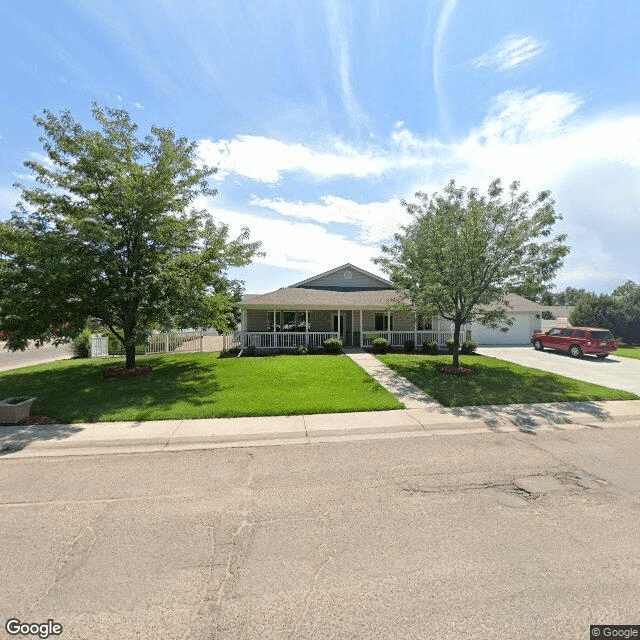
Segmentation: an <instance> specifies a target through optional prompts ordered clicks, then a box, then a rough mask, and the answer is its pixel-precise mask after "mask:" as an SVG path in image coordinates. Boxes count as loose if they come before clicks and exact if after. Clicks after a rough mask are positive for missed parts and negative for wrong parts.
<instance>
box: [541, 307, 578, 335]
mask: <svg viewBox="0 0 640 640" xmlns="http://www.w3.org/2000/svg"><path fill="white" fill-rule="evenodd" d="M574 309H575V307H569V306H567V307H563V306H560V305H543V306H541V307H540V311H541V313H544V312H545V311H546V312H547V314H545V315H548V314H550V315H551V316H552V317H551V318H549V319H548V320H546V319H545V318H542V331H549V329H552V328H553V327H570V326H571V323H570V322H569V317H570V316H571V312H572V311H573V310H574Z"/></svg>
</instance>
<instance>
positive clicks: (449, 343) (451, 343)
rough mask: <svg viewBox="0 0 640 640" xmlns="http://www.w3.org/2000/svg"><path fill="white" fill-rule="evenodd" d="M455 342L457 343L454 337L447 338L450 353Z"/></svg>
mask: <svg viewBox="0 0 640 640" xmlns="http://www.w3.org/2000/svg"><path fill="white" fill-rule="evenodd" d="M454 344H455V342H454V340H453V338H449V339H448V340H447V351H448V352H449V353H453V348H454Z"/></svg>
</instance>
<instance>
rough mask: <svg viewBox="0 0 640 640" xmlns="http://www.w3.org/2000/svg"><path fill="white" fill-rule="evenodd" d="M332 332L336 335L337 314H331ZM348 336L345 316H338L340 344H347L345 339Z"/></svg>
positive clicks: (342, 314)
mask: <svg viewBox="0 0 640 640" xmlns="http://www.w3.org/2000/svg"><path fill="white" fill-rule="evenodd" d="M333 331H334V332H335V333H338V314H337V313H334V314H333ZM348 335H349V334H348V333H347V316H346V314H344V313H341V314H340V336H339V337H340V340H342V344H347V341H346V337H347V336H348Z"/></svg>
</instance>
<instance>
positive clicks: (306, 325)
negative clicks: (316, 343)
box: [304, 309, 309, 333]
mask: <svg viewBox="0 0 640 640" xmlns="http://www.w3.org/2000/svg"><path fill="white" fill-rule="evenodd" d="M304 331H305V333H309V309H305V310H304Z"/></svg>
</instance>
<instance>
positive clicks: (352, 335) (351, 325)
mask: <svg viewBox="0 0 640 640" xmlns="http://www.w3.org/2000/svg"><path fill="white" fill-rule="evenodd" d="M351 346H352V347H354V346H355V345H354V344H353V309H351Z"/></svg>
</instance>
